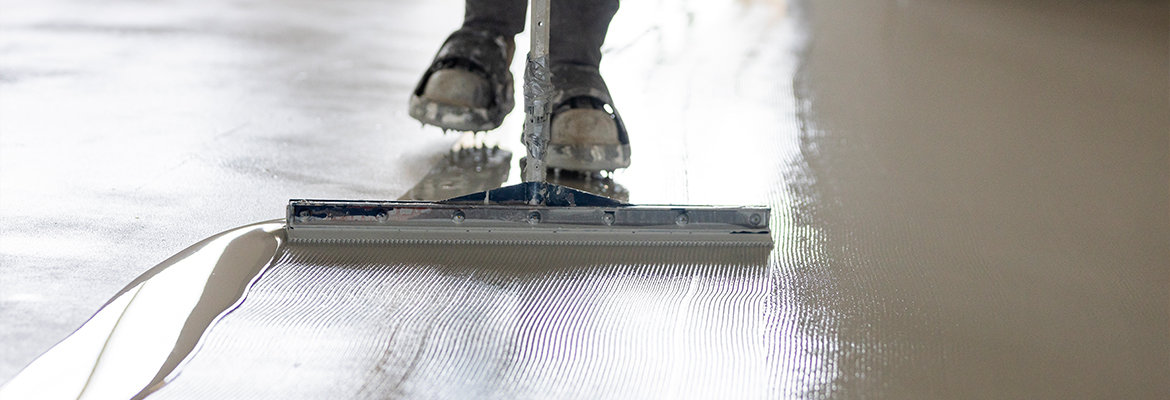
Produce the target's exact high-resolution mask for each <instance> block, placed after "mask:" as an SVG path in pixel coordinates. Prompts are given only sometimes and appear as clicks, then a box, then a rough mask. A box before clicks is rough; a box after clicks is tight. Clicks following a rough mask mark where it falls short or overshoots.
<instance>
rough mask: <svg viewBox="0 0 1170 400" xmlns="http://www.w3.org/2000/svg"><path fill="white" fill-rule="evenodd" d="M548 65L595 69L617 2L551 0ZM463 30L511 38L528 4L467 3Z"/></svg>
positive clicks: (500, 0) (502, 0)
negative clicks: (480, 30) (480, 31)
mask: <svg viewBox="0 0 1170 400" xmlns="http://www.w3.org/2000/svg"><path fill="white" fill-rule="evenodd" d="M551 1H552V3H551V4H550V5H549V7H550V9H549V13H550V14H552V15H550V19H551V20H552V21H551V23H552V25H551V26H549V50H548V52H549V55H548V56H549V62H550V63H551V64H553V65H557V64H577V65H586V66H592V67H597V66H599V64H600V63H601V44H602V43H603V42H605V32H606V31H607V30H608V29H609V21H610V20H612V19H613V15H614V13H616V12H617V9H618V0H551ZM466 6H467V7H466V13H465V14H464V16H463V27H464V28H470V29H482V30H487V31H491V32H495V33H497V34H500V35H503V36H507V37H512V36H515V35H516V34H517V33H520V32H522V31H524V23H525V19H526V18H525V17H526V16H525V11H526V9H527V7H528V1H527V0H467V3H466Z"/></svg>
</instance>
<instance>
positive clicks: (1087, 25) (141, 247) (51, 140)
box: [0, 0, 1170, 398]
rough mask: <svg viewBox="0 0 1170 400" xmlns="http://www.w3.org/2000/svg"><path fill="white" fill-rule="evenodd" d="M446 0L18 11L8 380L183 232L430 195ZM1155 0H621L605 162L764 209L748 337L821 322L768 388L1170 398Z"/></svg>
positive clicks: (0, 241) (838, 393) (7, 267)
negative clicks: (627, 136) (426, 180)
mask: <svg viewBox="0 0 1170 400" xmlns="http://www.w3.org/2000/svg"><path fill="white" fill-rule="evenodd" d="M4 2H5V3H12V2H11V1H8V0H5V1H4ZM459 3H460V2H458V1H431V2H408V1H388V0H383V1H359V0H351V1H342V2H310V1H292V2H289V1H284V2H279V3H276V2H271V3H255V2H232V1H219V2H206V1H200V2H196V1H182V0H172V1H159V2H151V3H141V2H132V1H125V2H105V3H101V4H95V3H93V2H81V1H51V2H37V3H36V4H19V5H17V4H3V5H0V8H2V9H4V10H5V12H3V13H0V268H2V274H0V382H3V381H7V380H9V379H10V378H12V377H13V376H15V375H16V373H17V372H18V371H19V370H20V368H22V367H23V366H24V365H26V364H28V363H29V362H30V361H31V360H33V359H34V358H35V357H36V356H37V355H38V354H40V353H42V352H44V351H45V350H47V349H48V348H49V347H51V346H52V345H53V344H54V343H56V342H57V341H59V340H60V339H62V338H64V337H65V336H66V335H68V334H69V332H71V331H72V330H74V329H76V328H77V327H78V326H79V325H80V324H81V323H83V322H84V321H85V320H86V319H87V318H88V317H89V316H90V315H92V314H93V313H94V312H95V311H96V310H97V309H98V308H99V307H100V306H101V305H102V304H103V303H104V302H105V301H106V300H107V299H109V298H110V297H111V296H112V295H114V294H115V293H117V292H118V290H120V289H121V288H122V287H123V286H125V285H126V284H127V283H128V282H130V281H131V280H133V279H134V278H135V277H136V276H138V275H139V274H141V273H142V272H143V271H145V270H146V269H148V268H150V267H151V266H153V265H154V264H156V263H158V262H160V261H162V260H164V259H166V258H167V257H169V256H170V255H172V254H175V253H177V252H178V251H180V250H182V249H183V248H185V247H186V246H188V245H190V244H192V243H195V242H197V241H199V240H201V239H203V238H205V237H208V236H211V235H212V234H215V233H217V232H220V231H223V230H226V229H229V228H232V227H236V226H240V225H245V224H248V223H252V222H256V221H262V220H267V219H272V218H278V217H281V216H282V215H283V206H284V203H285V202H286V200H287V199H289V198H353V199H357V198H397V197H399V196H402V195H403V194H404V193H406V192H407V191H408V190H410V189H411V188H412V187H414V186H415V184H416V183H417V182H419V181H420V180H421V179H422V178H423V177H424V176H425V175H426V174H427V172H428V171H429V170H431V169H432V167H433V166H435V165H436V164H438V163H440V162H441V161H442V157H443V155H444V154H445V153H446V151H447V149H448V148H449V147H450V146H451V145H452V143H454V142H455V140H456V139H457V137H456V136H455V135H451V136H443V135H442V134H440V133H439V131H438V130H437V129H432V128H420V127H419V126H418V124H417V123H416V122H414V121H413V120H411V119H410V118H409V117H407V116H406V113H405V110H406V99H407V95H408V92H409V90H410V89H412V88H413V85H414V83H415V79H417V77H418V74H419V73H420V72H421V71H422V69H423V68H424V67H425V66H426V65H427V63H428V62H429V60H430V57H431V56H432V55H433V51H434V50H435V47H436V46H437V45H438V43H439V42H441V40H442V39H443V37H444V36H445V35H446V33H447V32H448V31H450V30H451V29H453V28H454V27H455V26H457V25H458V23H459V17H460V13H459V10H460V4H459ZM1168 13H1170V9H1168V7H1167V5H1166V4H1165V2H1140V1H1134V2H1120V3H1112V2H1110V3H1105V2H1101V3H1094V2H1057V1H1040V2H1031V3H1028V4H1016V3H1014V2H1000V1H993V0H982V1H974V2H947V1H935V0H919V1H886V2H872V1H854V0H826V1H821V2H816V3H813V4H803V3H800V4H796V5H793V4H784V3H783V2H779V1H717V2H710V1H703V2H700V1H694V2H690V3H689V4H686V3H682V2H668V1H651V0H641V1H637V0H631V1H627V2H625V3H624V4H623V5H622V11H621V12H619V14H618V17H617V19H616V20H615V21H614V26H613V27H612V28H611V34H610V38H609V40H608V42H607V45H606V56H605V57H606V61H605V62H604V65H603V72H604V73H605V74H606V76H607V80H608V81H609V85H610V86H611V88H613V92H614V96H615V99H616V101H617V103H618V106H619V107H620V109H621V111H622V113H623V117H625V118H626V120H627V123H628V124H629V129H630V132H631V142H632V143H631V144H632V146H633V151H634V165H633V166H632V167H631V168H630V169H628V170H626V171H621V172H619V173H617V174H616V175H615V176H614V177H613V180H614V183H613V184H611V186H615V185H617V186H620V188H621V192H622V193H624V196H628V198H629V200H630V201H632V202H636V203H690V204H703V203H712V204H755V203H760V204H769V205H771V206H772V207H773V208H774V220H773V229H774V231H775V232H774V235H775V239H776V241H777V245H776V249H775V250H774V252H773V254H772V255H771V256H770V258H769V261H768V265H767V269H766V276H763V278H766V281H767V282H768V283H769V285H771V286H770V288H771V289H770V290H769V291H768V293H769V295H768V296H767V297H766V300H763V302H762V303H761V304H758V306H759V307H763V308H764V309H766V310H768V312H767V314H768V315H769V318H770V319H769V320H768V321H767V322H766V324H765V326H766V329H765V330H764V331H763V332H761V333H762V334H763V335H770V337H780V338H784V339H787V338H789V337H790V336H791V337H792V338H803V339H800V340H797V339H793V340H790V341H789V342H794V343H804V346H797V347H795V348H794V349H789V350H791V352H790V353H788V355H787V356H786V357H785V358H783V359H782V360H781V361H779V362H777V363H774V364H772V365H770V367H771V369H769V373H770V376H769V378H768V380H767V385H768V386H769V387H768V388H766V389H765V390H763V392H764V393H768V394H771V395H782V396H784V397H808V398H819V397H869V396H874V397H894V398H972V397H978V398H1004V397H1008V398H1070V397H1072V398H1100V397H1122V398H1165V397H1167V395H1168V394H1170V388H1168V387H1167V383H1166V382H1165V379H1164V378H1165V376H1167V375H1168V372H1170V371H1167V365H1170V363H1168V362H1167V361H1170V349H1168V346H1170V337H1168V332H1170V329H1168V328H1170V295H1168V293H1167V289H1168V285H1167V284H1168V283H1170V269H1168V268H1167V266H1168V265H1170V250H1168V249H1170V246H1167V243H1170V158H1168V155H1170V133H1168V132H1170V113H1168V112H1167V110H1170V55H1168V54H1167V51H1166V49H1168V48H1170V27H1168V21H1167V19H1166V18H1165V16H1166V15H1168ZM525 40H526V38H519V39H518V42H521V43H523V42H524V41H525ZM520 51H523V46H522V48H521V49H520ZM514 67H516V70H517V72H518V71H519V65H515V66H514ZM516 117H517V116H516V115H513V116H512V117H510V118H509V119H508V120H507V121H506V122H505V125H504V126H503V127H502V128H501V129H500V130H499V131H497V132H495V133H491V134H489V135H488V136H487V137H486V138H481V139H480V140H486V141H488V142H499V143H500V144H501V145H503V146H505V147H506V148H511V149H512V150H516V149H517V148H519V146H518V144H517V143H515V142H516V139H517V137H518V132H519V127H520V125H519V123H520V120H519V119H518V118H516ZM517 153H519V152H517ZM515 162H516V160H512V163H513V165H514V164H515ZM517 174H518V169H517V168H514V167H513V168H510V169H509V171H508V179H509V181H516V180H517V178H518V176H517ZM611 189H612V187H611ZM747 301H752V300H751V299H748V300H747Z"/></svg>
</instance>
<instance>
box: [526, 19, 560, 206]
mask: <svg viewBox="0 0 1170 400" xmlns="http://www.w3.org/2000/svg"><path fill="white" fill-rule="evenodd" d="M549 23H550V21H549V0H532V22H531V25H530V26H529V29H531V32H532V33H531V35H532V46H531V47H530V48H529V50H528V64H527V66H526V67H525V68H524V117H525V119H524V135H523V141H524V147H525V148H527V150H528V158H527V166H526V167H525V169H524V181H525V182H544V181H545V165H544V160H545V152H546V151H547V149H548V140H549V128H550V127H551V126H550V125H551V124H550V122H551V121H550V117H549V114H550V113H551V111H552V106H551V105H550V104H549V103H550V102H551V101H552V97H553V86H552V71H550V70H549V67H548V43H549V38H548V37H549V29H548V28H549ZM536 200H537V199H533V201H536Z"/></svg>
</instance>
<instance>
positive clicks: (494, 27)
mask: <svg viewBox="0 0 1170 400" xmlns="http://www.w3.org/2000/svg"><path fill="white" fill-rule="evenodd" d="M464 4H465V9H464V14H463V28H464V29H480V30H486V31H490V32H493V33H495V34H497V35H501V36H508V37H511V36H515V35H516V34H517V33H520V32H523V31H524V19H525V18H524V17H525V15H524V14H525V9H526V7H527V6H528V1H526V0H467V2H466V3H464Z"/></svg>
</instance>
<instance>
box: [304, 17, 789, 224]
mask: <svg viewBox="0 0 1170 400" xmlns="http://www.w3.org/2000/svg"><path fill="white" fill-rule="evenodd" d="M549 6H550V5H549V0H534V1H532V20H531V24H530V26H529V28H530V29H531V30H532V31H531V32H532V34H531V37H532V45H531V47H530V50H529V53H528V60H527V65H526V67H525V70H524V113H525V121H524V134H523V136H522V140H523V142H524V146H525V147H526V149H527V157H526V160H525V161H526V167H525V168H524V172H523V177H524V182H523V183H520V184H517V185H512V186H505V187H501V188H497V189H492V190H488V191H485V192H479V193H472V194H468V195H465V196H459V197H455V198H451V199H447V200H441V201H435V202H429V201H365V200H362V201H354V200H306V199H294V200H289V204H288V214H287V221H286V222H287V226H288V234H289V238H290V239H291V240H293V241H309V242H324V243H330V242H337V243H353V242H383V243H410V242H425V243H483V242H485V241H486V242H489V243H520V244H530V243H578V244H588V243H594V244H598V243H604V244H639V243H657V244H662V243H676V244H679V245H687V244H700V243H701V244H709V245H761V246H771V245H772V238H771V234H770V232H769V229H768V221H769V214H770V212H771V209H769V208H768V207H764V206H731V207H722V206H705V205H699V206H679V205H633V204H627V203H623V202H620V201H617V200H613V199H610V198H607V197H604V196H599V195H596V194H592V193H588V192H584V191H580V190H577V189H573V188H570V187H566V186H561V185H557V184H553V183H549V182H547V181H546V174H547V169H546V167H545V163H544V161H545V153H546V150H547V148H548V139H549V129H550V122H551V121H550V114H551V108H552V107H551V104H550V102H551V100H552V98H553V91H554V90H555V88H554V87H553V84H552V72H551V70H550V69H549V64H548V50H549V25H550V21H549Z"/></svg>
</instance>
